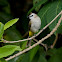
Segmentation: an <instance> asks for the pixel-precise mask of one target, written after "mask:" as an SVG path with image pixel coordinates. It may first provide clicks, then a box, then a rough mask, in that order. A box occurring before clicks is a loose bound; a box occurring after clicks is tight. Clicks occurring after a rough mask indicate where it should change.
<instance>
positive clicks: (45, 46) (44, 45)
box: [33, 38, 48, 51]
mask: <svg viewBox="0 0 62 62" xmlns="http://www.w3.org/2000/svg"><path fill="white" fill-rule="evenodd" d="M33 40H34V41H36V42H38V40H37V39H35V38H34V39H33ZM40 45H42V46H43V47H44V48H45V50H46V51H47V49H48V48H47V44H44V43H40Z"/></svg>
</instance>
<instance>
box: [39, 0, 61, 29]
mask: <svg viewBox="0 0 62 62" xmlns="http://www.w3.org/2000/svg"><path fill="white" fill-rule="evenodd" d="M53 9H54V10H53ZM60 11H61V1H60V0H58V1H54V2H49V3H48V4H46V5H45V6H44V7H43V8H41V10H40V11H39V12H38V15H39V16H40V18H41V21H42V25H41V28H43V27H44V26H45V25H46V24H48V23H49V22H50V21H52V20H53V19H54V17H55V16H56V15H57V14H58V13H59V12H60ZM59 18H60V16H59V17H58V18H57V19H56V20H55V21H54V22H53V23H52V24H51V25H50V26H49V28H50V30H52V29H53V28H54V27H55V26H56V24H57V22H58V20H59ZM61 24H62V23H61Z"/></svg>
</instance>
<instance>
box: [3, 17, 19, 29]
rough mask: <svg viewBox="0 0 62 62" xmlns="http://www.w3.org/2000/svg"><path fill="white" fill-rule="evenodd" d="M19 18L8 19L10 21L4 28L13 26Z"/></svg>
mask: <svg viewBox="0 0 62 62" xmlns="http://www.w3.org/2000/svg"><path fill="white" fill-rule="evenodd" d="M18 20H19V18H16V19H12V20H10V21H8V22H7V23H6V24H5V25H4V30H6V29H7V28H9V27H10V26H12V25H13V24H15V23H16V22H17V21H18Z"/></svg>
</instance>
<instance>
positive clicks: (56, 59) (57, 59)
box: [48, 47, 62, 62]
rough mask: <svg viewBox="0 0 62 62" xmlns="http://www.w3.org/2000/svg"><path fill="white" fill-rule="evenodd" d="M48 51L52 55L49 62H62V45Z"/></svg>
mask: <svg viewBox="0 0 62 62" xmlns="http://www.w3.org/2000/svg"><path fill="white" fill-rule="evenodd" d="M48 53H50V54H49V55H51V57H50V59H49V60H48V62H62V47H61V48H59V49H51V50H50V51H49V52H48Z"/></svg>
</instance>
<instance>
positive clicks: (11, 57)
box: [6, 16, 62, 61]
mask: <svg viewBox="0 0 62 62" xmlns="http://www.w3.org/2000/svg"><path fill="white" fill-rule="evenodd" d="M61 20H62V16H61V18H60V19H59V21H58V23H57V25H56V26H55V28H54V29H53V30H52V31H51V32H50V34H48V35H47V36H45V37H44V38H42V39H41V40H39V41H38V42H37V43H35V44H33V45H32V46H30V47H29V48H27V49H25V50H23V51H21V52H19V53H17V54H15V55H13V56H10V57H9V58H7V59H6V61H8V60H10V59H13V58H14V57H16V56H19V55H21V54H23V53H25V52H26V51H29V50H30V49H32V48H34V47H35V46H37V45H39V44H40V43H41V42H43V41H44V40H45V39H47V38H49V37H50V36H51V35H52V34H53V33H54V32H55V31H56V30H57V28H58V27H59V25H60V23H61Z"/></svg>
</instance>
